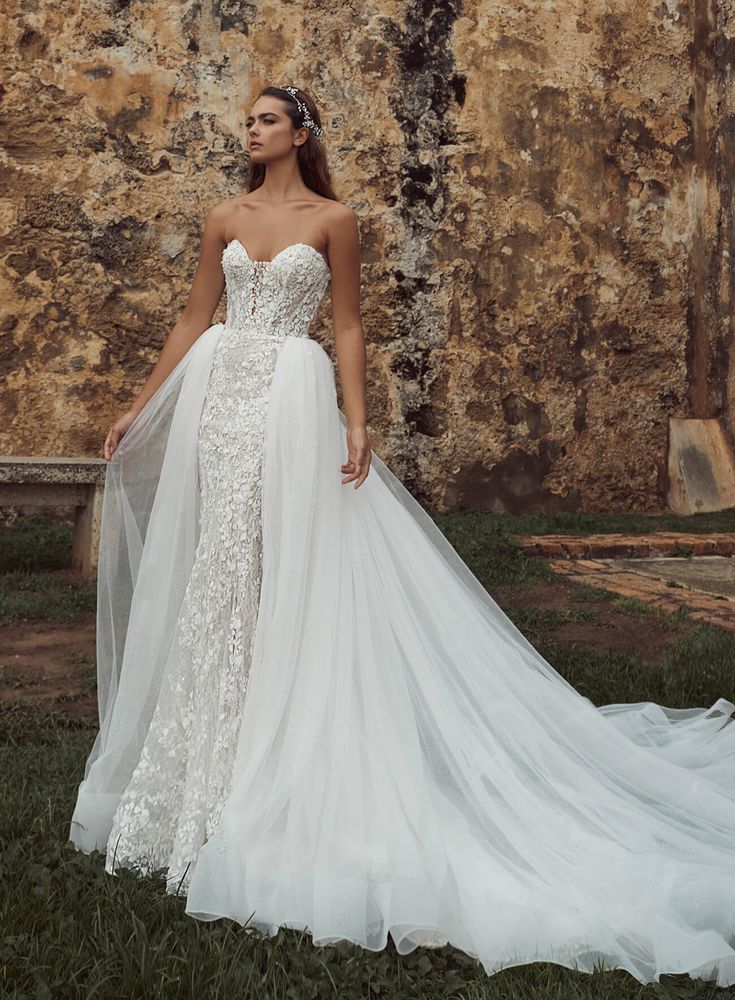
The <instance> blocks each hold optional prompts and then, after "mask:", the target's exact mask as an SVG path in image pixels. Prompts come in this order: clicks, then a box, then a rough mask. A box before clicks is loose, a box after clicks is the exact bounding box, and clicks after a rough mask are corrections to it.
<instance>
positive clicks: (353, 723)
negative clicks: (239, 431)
mask: <svg viewBox="0 0 735 1000" xmlns="http://www.w3.org/2000/svg"><path fill="white" fill-rule="evenodd" d="M220 332H221V331H220V328H218V327H212V328H211V329H210V330H208V331H207V332H206V333H205V334H203V335H202V337H201V338H200V339H199V341H197V343H196V344H195V345H194V347H193V348H192V349H191V351H190V352H189V353H188V355H187V357H186V358H185V359H183V360H182V362H181V363H180V365H179V366H178V368H177V369H176V370H175V371H174V372H173V373H172V375H171V376H169V379H168V380H167V382H166V383H164V385H163V386H162V387H161V389H159V392H158V393H157V394H156V396H154V397H153V399H152V400H151V401H149V404H148V406H147V407H146V409H144V410H143V411H142V413H141V415H140V417H139V419H138V421H136V424H134V425H133V427H132V428H131V430H130V431H129V432H128V434H127V435H126V436H125V438H124V439H123V442H122V445H121V447H120V448H119V449H118V452H117V453H116V456H115V460H114V461H113V463H111V464H110V466H109V467H108V485H107V488H106V495H105V511H104V513H103V520H104V529H103V544H102V547H101V558H100V574H101V575H100V589H99V593H100V605H99V609H98V613H99V620H98V635H99V637H98V643H99V645H98V653H99V664H100V665H99V670H100V677H99V682H100V690H101V699H100V710H101V718H100V723H101V730H100V736H99V737H98V741H97V743H96V744H95V748H94V750H93V753H92V756H91V757H90V761H89V762H88V767H87V773H86V775H85V781H84V783H83V784H82V786H81V788H80V794H79V800H78V803H77V810H76V812H75V817H74V823H73V825H72V839H74V840H75V843H77V846H79V847H81V848H82V849H84V850H91V849H94V848H95V847H98V848H100V849H103V846H102V845H103V844H104V842H105V841H106V836H107V832H109V824H110V820H111V815H112V812H114V807H115V804H116V801H117V799H118V798H119V795H120V794H121V791H122V789H123V788H124V787H125V784H126V783H127V780H129V776H130V773H131V771H132V768H133V767H134V766H135V763H136V762H137V756H136V754H138V753H139V750H140V745H141V741H142V739H143V738H144V736H145V732H146V727H147V725H148V723H149V722H150V715H151V712H152V707H153V706H154V705H155V699H156V695H157V690H158V689H159V688H160V684H161V679H162V677H164V676H165V671H166V669H167V668H168V667H169V666H170V662H171V661H170V657H169V652H170V648H171V643H172V641H173V635H174V632H175V622H176V617H177V610H178V608H179V607H180V603H181V598H182V595H183V590H184V587H185V585H186V579H187V572H188V569H190V566H191V561H192V558H193V551H194V547H195V545H196V539H197V531H198V527H197V517H198V513H197V500H196V429H197V425H198V416H199V412H200V410H201V401H202V394H203V391H204V387H205V385H206V379H207V374H208V368H209V365H211V358H212V352H213V350H214V347H215V346H216V341H217V338H218V336H219V333H220ZM344 432H345V421H344V417H343V415H342V414H341V413H340V411H339V409H338V406H337V397H336V389H335V381H334V368H333V365H332V363H331V361H330V359H329V357H328V355H327V354H326V353H325V352H324V351H323V350H322V348H321V347H320V346H319V345H318V344H317V343H316V342H315V341H314V340H311V339H309V338H303V337H302V338H297V337H288V338H286V340H285V341H284V343H283V346H282V348H281V350H280V353H279V356H278V361H277V363H276V368H275V372H274V375H273V381H272V384H271V393H270V398H269V406H268V416H267V424H266V435H265V443H264V467H263V469H264V471H263V504H262V507H263V524H262V526H263V577H262V586H261V597H260V605H259V612H258V623H257V629H256V634H255V641H254V647H253V658H252V663H251V674H250V681H249V688H248V694H247V699H246V703H245V710H244V715H243V719H242V725H241V729H240V738H239V742H238V747H237V754H236V760H235V768H234V777H233V785H232V791H231V793H230V795H229V798H228V799H227V801H226V803H225V806H224V809H223V813H222V823H221V829H220V831H219V833H218V835H217V836H216V837H213V838H212V839H210V840H209V841H208V842H207V843H206V844H205V845H204V847H203V848H202V849H201V850H200V852H199V856H198V860H197V864H196V868H195V871H194V874H193V878H192V881H191V885H190V887H189V894H188V899H187V912H188V913H190V914H191V915H192V916H195V917H197V918H199V919H204V920H207V919H216V918H218V917H221V916H226V917H231V918H233V919H235V920H237V921H240V922H241V923H247V924H249V925H250V926H256V927H258V928H259V929H261V930H263V931H265V932H266V933H269V934H273V933H275V932H276V931H277V929H278V928H279V927H281V926H289V927H298V928H307V929H308V930H309V931H310V932H311V934H312V936H313V939H314V941H315V943H317V944H318V943H326V942H333V941H336V940H341V939H348V940H351V941H354V942H356V943H358V944H361V945H363V946H364V947H366V948H371V949H380V948H382V947H384V946H385V944H386V941H387V936H388V934H391V936H392V937H393V939H394V941H395V943H396V946H397V948H398V950H399V951H400V952H404V953H405V952H407V951H410V950H412V949H413V948H415V947H417V945H420V944H426V945H436V944H442V943H445V942H449V943H451V944H453V945H455V946H456V947H459V948H461V949H462V950H464V951H465V952H467V953H468V954H470V955H473V956H475V957H477V958H479V960H480V961H481V962H482V964H483V966H484V967H485V968H486V969H487V971H488V972H492V971H496V970H497V969H500V968H504V967H508V966H511V965H517V964H521V963H525V962H530V961H544V960H546V961H552V962H556V963H558V964H561V965H565V966H569V967H573V968H578V969H581V970H584V971H592V970H593V968H594V966H595V965H599V964H604V965H606V966H607V967H608V968H623V969H627V970H628V971H629V972H630V973H631V974H632V975H633V976H635V977H636V978H637V979H639V980H640V981H641V982H649V981H652V980H656V979H658V977H659V975H660V974H662V973H671V972H687V973H689V974H690V975H692V976H695V977H696V976H701V977H702V978H706V979H714V980H715V981H716V982H717V983H718V984H720V985H725V984H730V983H733V982H735V897H734V896H733V893H732V885H733V877H734V876H735V785H734V784H733V781H732V765H733V756H734V755H735V735H734V734H735V727H733V726H732V725H731V724H730V715H731V713H732V712H733V711H735V706H733V705H732V704H731V703H730V702H728V701H726V700H725V699H721V700H720V701H718V702H717V703H716V704H715V705H714V706H710V707H696V708H691V709H687V710H674V709H670V708H667V707H664V706H658V705H655V704H652V703H648V702H643V703H638V704H631V705H624V704H623V705H608V706H602V707H596V706H595V705H594V704H593V703H592V702H591V701H589V699H587V698H585V697H583V696H582V695H581V694H579V693H578V692H577V691H576V690H575V689H574V688H573V687H572V686H571V685H570V684H569V683H568V682H567V681H566V680H564V678H563V677H561V675H560V674H559V673H558V672H557V671H555V670H554V668H553V667H552V666H551V664H549V663H548V662H547V661H546V660H545V659H544V658H543V657H542V656H541V654H540V653H539V652H538V651H536V650H535V649H534V647H533V646H532V645H531V644H530V643H529V642H528V641H527V640H526V639H525V638H524V636H523V635H522V634H521V633H520V632H519V630H518V629H517V628H516V627H515V626H514V625H513V623H512V622H511V621H510V619H509V618H508V617H507V616H506V615H505V614H504V613H503V611H502V610H501V609H500V607H499V606H498V605H497V604H496V602H495V601H494V600H493V599H492V597H491V596H490V595H489V594H488V593H487V592H486V591H485V590H484V588H483V587H482V586H481V585H480V583H479V581H478V580H477V579H476V578H475V577H474V576H473V574H472V573H471V572H470V570H469V568H468V567H467V566H466V565H465V564H464V562H463V561H462V560H461V558H460V557H459V555H458V554H457V552H456V551H455V550H454V549H453V548H452V546H451V545H450V544H449V542H448V541H447V539H446V538H445V536H444V535H443V534H442V533H441V531H440V530H439V529H438V528H437V527H436V525H435V523H434V522H433V520H432V519H431V517H430V516H429V515H428V514H427V513H426V512H425V511H424V510H423V509H422V508H421V506H420V505H419V504H418V503H417V502H416V501H415V500H414V498H413V497H412V496H411V495H410V493H408V491H407V490H406V489H405V488H404V487H403V486H402V484H401V483H400V482H399V480H398V479H397V478H396V477H395V476H394V475H393V474H392V473H391V472H390V470H389V469H388V468H387V466H385V464H384V463H383V462H382V461H381V460H380V458H379V457H378V456H377V455H375V454H373V458H372V467H371V470H370V473H369V475H368V477H367V479H366V480H365V482H364V483H363V485H362V486H361V487H360V488H359V489H357V490H355V489H354V488H353V487H352V485H351V484H348V485H342V484H341V478H342V473H341V471H340V465H341V464H342V463H343V462H344V461H345V459H346V457H347V451H346V445H345V433H344ZM111 810H112V812H111Z"/></svg>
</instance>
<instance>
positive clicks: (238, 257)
mask: <svg viewBox="0 0 735 1000" xmlns="http://www.w3.org/2000/svg"><path fill="white" fill-rule="evenodd" d="M222 265H223V269H224V272H225V280H226V287H227V319H226V322H225V328H224V330H223V332H222V336H221V338H220V341H219V343H218V345H217V351H216V354H215V357H214V360H213V364H212V370H211V373H210V377H209V383H208V386H207V392H206V397H205V400H204V405H203V409H202V414H201V419H200V424H199V435H198V465H199V487H200V500H201V504H200V528H199V539H198V543H197V547H196V553H195V556H194V565H193V568H192V572H191V575H190V578H189V580H188V583H187V588H186V593H185V596H184V602H183V606H182V611H181V616H180V619H179V628H178V631H177V639H176V646H175V649H174V655H173V657H172V658H171V659H170V661H169V666H168V668H167V670H166V674H165V676H164V678H163V682H162V686H161V692H160V695H159V699H158V703H157V705H156V709H155V711H154V714H153V718H152V721H151V725H150V729H149V731H148V734H147V736H146V739H145V742H144V745H143V750H142V753H141V757H140V760H139V762H138V765H137V767H136V769H135V771H134V772H133V775H132V778H131V780H130V783H129V784H128V787H127V788H126V790H125V792H124V794H123V795H122V797H121V799H120V803H119V805H118V808H117V811H116V814H115V818H114V821H113V825H112V830H111V832H110V836H109V840H108V844H107V860H106V867H107V870H108V871H113V870H115V869H116V868H117V867H119V866H124V867H135V868H139V869H140V870H141V871H143V872H153V871H157V870H161V869H165V870H166V871H167V875H168V889H169V891H171V892H177V893H180V894H182V895H183V894H185V893H186V891H187V889H188V885H189V882H190V880H191V876H192V874H193V870H194V865H195V862H196V856H197V853H198V850H199V848H200V847H201V845H202V844H203V843H204V842H205V840H207V839H208V838H209V837H210V836H212V835H213V834H214V833H215V832H216V831H217V830H218V828H219V821H220V814H221V811H222V807H223V805H224V802H225V799H226V798H227V795H228V793H229V789H230V785H231V781H232V769H233V766H234V760H235V752H236V748H237V742H238V734H239V728H240V722H241V718H242V713H243V708H244V704H245V697H246V692H247V686H248V679H249V671H250V659H251V654H252V643H253V639H254V636H255V626H256V623H257V616H258V603H259V599H260V583H261V576H262V534H261V523H262V522H261V514H262V511H261V497H262V463H263V446H264V436H265V423H266V416H267V410H268V398H269V394H270V384H271V379H272V376H273V372H274V369H275V366H276V361H277V359H278V353H279V351H280V348H281V345H282V344H283V342H284V340H285V338H286V337H288V336H300V337H306V336H308V332H309V327H310V325H311V323H312V321H313V319H314V316H315V315H316V312H317V309H318V307H319V304H320V303H321V300H322V298H323V296H324V292H325V290H326V287H327V285H328V282H329V268H328V266H327V264H326V262H325V261H324V258H323V257H322V256H321V254H319V253H318V251H316V250H315V249H314V248H313V247H307V246H306V244H295V245H294V246H291V247H287V248H286V249H285V250H284V251H281V253H280V254H278V255H277V256H276V257H275V258H274V259H273V260H272V261H252V260H250V258H249V257H248V255H247V252H246V250H245V248H244V247H243V246H242V245H241V244H240V243H239V242H237V241H233V242H232V243H230V244H229V245H228V247H227V248H226V249H225V251H224V253H223V256H222Z"/></svg>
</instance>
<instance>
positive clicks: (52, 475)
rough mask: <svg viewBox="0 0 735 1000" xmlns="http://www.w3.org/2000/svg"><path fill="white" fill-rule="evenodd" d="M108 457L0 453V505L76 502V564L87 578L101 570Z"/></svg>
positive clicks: (28, 505)
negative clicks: (100, 552)
mask: <svg viewBox="0 0 735 1000" xmlns="http://www.w3.org/2000/svg"><path fill="white" fill-rule="evenodd" d="M106 466H107V462H106V461H105V459H104V458H40V457H39V458H17V457H15V456H12V457H11V456H7V455H4V456H0V506H4V507H9V506H17V507H61V506H64V507H66V506H74V507H75V508H76V510H75V515H74V540H73V543H72V566H73V568H74V569H75V570H78V571H79V572H80V573H81V574H82V576H83V577H84V579H86V580H89V579H91V578H93V577H94V576H95V575H96V573H97V555H98V549H99V538H100V522H101V519H102V498H103V496H104V488H105V474H106Z"/></svg>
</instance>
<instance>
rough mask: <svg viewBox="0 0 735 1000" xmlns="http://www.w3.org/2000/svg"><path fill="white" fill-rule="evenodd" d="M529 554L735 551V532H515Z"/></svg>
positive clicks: (601, 555)
mask: <svg viewBox="0 0 735 1000" xmlns="http://www.w3.org/2000/svg"><path fill="white" fill-rule="evenodd" d="M514 537H515V540H516V542H517V543H518V544H519V545H520V547H521V549H522V551H523V552H525V553H526V555H529V556H545V557H550V558H553V557H558V558H563V559H590V558H594V557H595V556H596V557H598V558H601V559H614V558H616V557H620V556H628V557H631V556H652V555H662V554H663V555H667V554H669V553H670V552H672V551H673V549H674V547H675V546H676V545H679V546H680V547H681V548H686V549H690V550H691V551H692V552H693V553H694V555H697V556H731V555H735V532H724V531H723V532H722V533H717V534H711V535H706V534H699V535H698V534H689V533H686V532H678V531H657V532H656V533H655V534H651V535H515V536H514Z"/></svg>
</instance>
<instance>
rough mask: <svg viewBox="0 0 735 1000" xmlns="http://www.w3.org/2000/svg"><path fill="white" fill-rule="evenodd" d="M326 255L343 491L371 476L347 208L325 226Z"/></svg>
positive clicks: (356, 259)
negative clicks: (342, 436)
mask: <svg viewBox="0 0 735 1000" xmlns="http://www.w3.org/2000/svg"><path fill="white" fill-rule="evenodd" d="M327 251H328V255H329V268H330V270H331V272H332V277H331V294H332V324H333V326H334V345H335V350H336V353H337V367H338V368H339V380H340V383H341V385H342V401H343V405H344V414H345V418H346V420H347V456H348V457H347V462H345V463H344V465H342V467H341V471H342V472H343V473H345V474H346V478H345V479H343V480H342V485H344V484H346V483H351V482H353V481H354V483H355V489H357V488H358V486H361V485H362V483H363V482H364V481H365V478H366V476H367V474H368V472H369V470H370V457H371V451H370V441H369V440H368V433H367V426H366V415H365V369H366V358H367V354H366V350H365V334H364V331H363V328H362V320H361V318H360V234H359V230H358V226H357V216H356V215H355V213H354V211H353V210H352V209H351V208H350V207H349V206H348V205H341V204H340V205H335V206H334V211H333V213H332V215H331V218H330V220H329V227H328V243H327Z"/></svg>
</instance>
